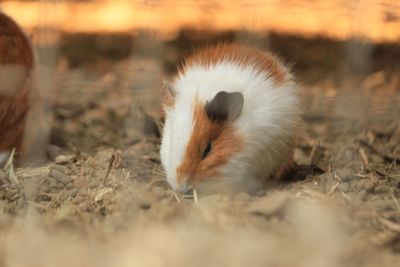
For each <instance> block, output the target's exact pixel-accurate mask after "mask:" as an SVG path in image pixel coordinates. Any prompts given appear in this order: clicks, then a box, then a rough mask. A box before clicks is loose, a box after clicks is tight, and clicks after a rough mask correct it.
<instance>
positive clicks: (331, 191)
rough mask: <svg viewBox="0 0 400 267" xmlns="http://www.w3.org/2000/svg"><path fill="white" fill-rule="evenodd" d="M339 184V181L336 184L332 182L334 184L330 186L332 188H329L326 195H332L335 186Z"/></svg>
mask: <svg viewBox="0 0 400 267" xmlns="http://www.w3.org/2000/svg"><path fill="white" fill-rule="evenodd" d="M339 184H340V182H336V184H334V185H333V186H332V188H331V189H330V190H329V192H328V194H327V195H328V196H330V195H332V194H333V192H335V190H336V188H337V187H338V186H339Z"/></svg>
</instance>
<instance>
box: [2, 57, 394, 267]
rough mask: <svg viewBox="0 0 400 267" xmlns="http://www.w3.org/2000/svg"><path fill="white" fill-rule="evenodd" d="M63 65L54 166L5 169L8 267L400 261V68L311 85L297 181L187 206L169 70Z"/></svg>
mask: <svg viewBox="0 0 400 267" xmlns="http://www.w3.org/2000/svg"><path fill="white" fill-rule="evenodd" d="M132 61H133V62H135V63H136V64H132ZM63 64H64V63H63V60H61V63H59V65H58V68H57V76H56V80H55V84H56V85H57V86H56V88H57V89H56V93H55V97H54V99H53V101H54V102H53V105H52V108H51V114H52V115H53V120H52V124H51V134H50V144H49V145H48V146H47V147H46V153H47V160H46V162H45V163H42V164H41V165H39V166H37V167H34V165H26V166H24V167H15V166H14V165H15V164H12V162H11V164H8V166H5V168H4V169H2V170H0V237H1V240H2V242H0V266H54V265H58V266H208V265H210V266H219V265H226V266H268V265H271V266H377V265H378V264H379V265H380V266H395V265H396V264H398V262H400V116H399V114H400V110H399V106H400V105H399V103H400V101H399V100H400V97H399V91H398V89H397V88H398V87H399V79H398V77H399V76H398V74H397V73H389V74H387V73H386V72H384V73H383V74H382V73H379V72H375V73H373V74H372V75H368V76H367V77H365V78H364V79H363V80H362V81H361V82H359V83H348V84H342V85H341V87H340V88H339V87H338V86H337V84H336V83H335V82H332V81H330V80H326V79H325V80H320V81H319V82H318V83H314V84H313V85H310V84H303V85H300V90H301V95H302V97H303V106H304V113H303V121H304V123H303V127H302V131H301V134H300V136H299V140H298V144H297V147H296V150H295V163H296V165H295V166H294V167H293V169H292V170H290V172H289V173H287V174H286V175H285V177H284V179H283V180H282V181H281V182H280V183H279V184H277V185H274V186H273V187H270V188H265V189H264V190H261V191H260V192H258V193H257V194H256V195H248V194H246V193H238V194H237V195H234V196H226V195H223V194H218V195H205V196H197V197H196V196H193V198H192V199H187V198H183V197H182V196H180V195H179V194H177V193H175V192H173V191H172V190H171V189H170V187H169V186H168V184H167V183H166V181H165V178H164V171H163V169H162V167H161V165H160V159H159V154H158V149H159V141H160V139H159V137H160V126H159V125H160V116H161V115H160V107H159V105H158V104H157V103H158V99H159V88H160V87H159V82H158V80H157V79H155V78H154V77H155V76H156V77H162V78H165V77H164V76H163V74H162V73H163V71H162V63H160V62H158V61H157V60H155V59H154V58H153V59H152V58H150V59H149V58H147V57H140V56H138V57H132V58H130V59H129V60H125V61H120V62H118V63H112V64H111V67H107V68H106V69H107V71H103V72H100V73H99V72H93V71H90V70H88V68H85V67H79V68H75V67H74V66H70V65H69V66H68V64H67V65H63ZM107 64H110V63H109V62H107ZM133 66H135V67H133ZM137 66H140V68H139V67H137ZM160 80H161V79H160ZM350 89H352V90H350ZM149 92H150V93H149ZM77 96H79V97H77ZM349 103H350V104H349ZM10 160H11V159H10Z"/></svg>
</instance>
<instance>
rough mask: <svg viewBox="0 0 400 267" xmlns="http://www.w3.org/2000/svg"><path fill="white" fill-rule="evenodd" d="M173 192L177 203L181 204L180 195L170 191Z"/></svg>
mask: <svg viewBox="0 0 400 267" xmlns="http://www.w3.org/2000/svg"><path fill="white" fill-rule="evenodd" d="M170 191H171V192H172V195H173V196H174V198H175V200H176V202H178V203H181V199H180V197H179V196H178V194H177V193H176V192H175V191H174V190H170Z"/></svg>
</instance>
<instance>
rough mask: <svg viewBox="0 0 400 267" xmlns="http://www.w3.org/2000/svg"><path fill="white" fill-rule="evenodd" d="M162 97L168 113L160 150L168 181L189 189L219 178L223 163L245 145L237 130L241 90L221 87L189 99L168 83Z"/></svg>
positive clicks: (241, 96) (240, 106)
mask: <svg viewBox="0 0 400 267" xmlns="http://www.w3.org/2000/svg"><path fill="white" fill-rule="evenodd" d="M163 99H164V108H165V115H166V116H165V125H164V131H163V138H162V143H161V150H160V153H161V161H162V164H163V167H164V169H165V171H166V175H167V180H168V182H169V184H170V185H171V186H172V187H173V189H174V190H177V191H180V192H181V193H186V192H190V191H191V190H192V189H194V188H198V186H201V185H204V184H209V183H210V182H211V183H213V182H217V181H218V180H220V179H221V177H222V176H223V169H224V167H225V166H226V165H227V164H228V163H229V162H230V161H231V159H232V158H233V156H234V155H235V154H236V153H238V152H239V151H240V150H241V149H242V147H243V138H242V136H241V135H240V134H239V133H238V132H237V131H236V130H235V120H237V119H238V117H239V116H240V114H241V112H242V108H243V102H244V98H243V95H242V93H240V92H225V91H220V92H218V93H216V94H215V95H214V96H212V98H210V99H208V100H204V101H201V100H199V98H198V97H194V99H190V100H189V99H187V98H185V97H183V96H182V98H180V96H179V95H177V94H176V92H175V91H174V89H173V87H171V86H169V87H166V88H165V89H164V95H163Z"/></svg>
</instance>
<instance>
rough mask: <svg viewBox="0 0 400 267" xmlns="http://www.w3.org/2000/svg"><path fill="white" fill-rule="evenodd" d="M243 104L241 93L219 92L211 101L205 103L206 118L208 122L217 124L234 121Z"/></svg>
mask: <svg viewBox="0 0 400 267" xmlns="http://www.w3.org/2000/svg"><path fill="white" fill-rule="evenodd" d="M243 102H244V98H243V95H242V93H240V92H234V93H227V92H225V91H221V92H219V93H218V94H216V95H215V97H214V98H213V100H211V101H210V102H207V104H206V113H207V116H208V118H209V119H210V120H212V121H218V122H223V121H227V120H235V119H236V118H237V117H239V115H240V113H241V112H242V109H243Z"/></svg>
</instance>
